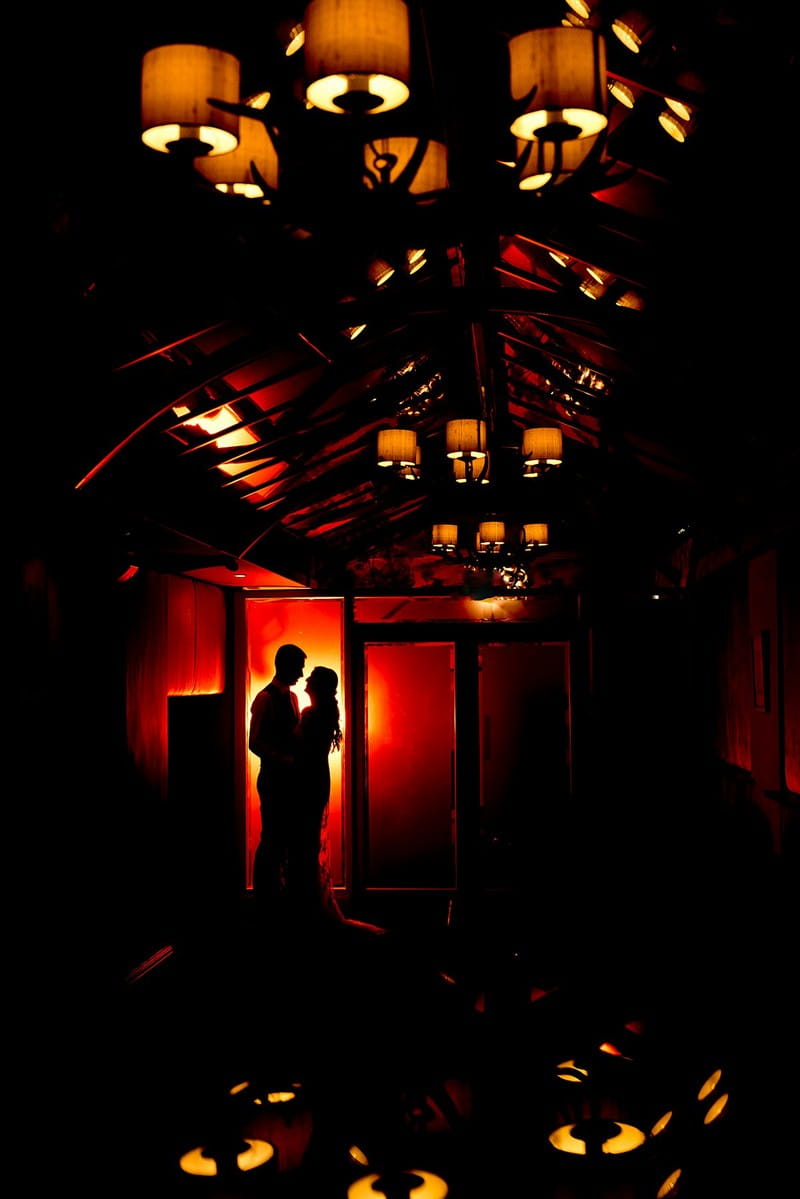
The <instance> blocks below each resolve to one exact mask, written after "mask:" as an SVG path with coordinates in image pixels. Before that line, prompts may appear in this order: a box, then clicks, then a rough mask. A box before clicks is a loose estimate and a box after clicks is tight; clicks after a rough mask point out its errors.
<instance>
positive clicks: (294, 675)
mask: <svg viewBox="0 0 800 1199" xmlns="http://www.w3.org/2000/svg"><path fill="white" fill-rule="evenodd" d="M305 661H306V651H305V650H303V649H301V648H300V646H299V645H291V644H287V645H280V646H278V649H277V650H276V652H275V674H276V675H277V676H278V678H279V679H280V681H281V682H282V683H285V684H286V685H287V686H288V687H291V685H292V683H296V682H297V680H298V679H299V678H302V676H303V667H304V666H305Z"/></svg>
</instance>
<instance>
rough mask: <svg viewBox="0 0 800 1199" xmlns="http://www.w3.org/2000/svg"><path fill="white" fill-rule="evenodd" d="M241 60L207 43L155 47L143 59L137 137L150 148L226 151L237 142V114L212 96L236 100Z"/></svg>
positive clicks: (161, 149) (192, 151)
mask: <svg viewBox="0 0 800 1199" xmlns="http://www.w3.org/2000/svg"><path fill="white" fill-rule="evenodd" d="M239 76H240V66H239V60H238V58H236V57H235V56H234V55H233V54H229V53H228V52H227V51H225V50H216V49H213V48H212V47H210V46H195V45H191V44H185V43H180V44H175V45H168V46H155V47H154V48H153V49H151V50H148V51H147V52H146V54H145V55H144V57H143V59H142V74H141V125H142V129H141V136H142V141H143V142H144V144H145V145H146V146H149V147H150V148H151V149H152V150H160V151H162V152H163V153H169V152H170V151H175V150H177V149H179V148H180V149H186V150H187V151H188V152H190V153H191V154H192V155H194V156H198V155H203V154H208V155H214V154H227V153H229V152H230V151H232V150H235V149H236V146H237V144H238V141H239V117H238V116H237V115H235V114H234V113H227V112H223V111H222V110H221V109H219V108H216V107H215V106H214V105H213V104H212V103H211V102H210V100H209V97H214V98H216V99H218V100H222V101H224V102H225V103H228V104H232V105H238V104H239V101H240V96H239Z"/></svg>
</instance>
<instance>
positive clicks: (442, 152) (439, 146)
mask: <svg viewBox="0 0 800 1199" xmlns="http://www.w3.org/2000/svg"><path fill="white" fill-rule="evenodd" d="M364 183H365V185H366V186H367V188H369V189H371V190H376V189H380V188H384V187H392V188H396V189H398V190H400V191H407V192H408V193H409V194H410V195H413V196H429V195H434V194H436V193H437V192H441V191H444V189H445V188H446V187H447V149H446V147H445V145H444V143H443V142H438V141H434V140H432V139H429V138H424V137H381V138H373V139H372V141H369V142H367V144H366V145H365V146H364Z"/></svg>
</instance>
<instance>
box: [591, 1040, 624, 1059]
mask: <svg viewBox="0 0 800 1199" xmlns="http://www.w3.org/2000/svg"><path fill="white" fill-rule="evenodd" d="M598 1048H599V1050H600V1052H601V1053H607V1054H609V1056H610V1057H624V1058H625V1061H626V1062H630V1061H632V1060H633V1059H632V1058H630V1057H628V1056H627V1054H624V1053H623V1052H622V1050H621V1049H617V1047H616V1045H612V1044H611V1042H610V1041H603V1043H602V1045H600V1046H598Z"/></svg>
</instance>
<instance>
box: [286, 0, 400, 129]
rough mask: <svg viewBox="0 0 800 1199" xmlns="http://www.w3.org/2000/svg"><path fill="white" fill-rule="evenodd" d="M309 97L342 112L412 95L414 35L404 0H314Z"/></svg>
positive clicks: (308, 12)
mask: <svg viewBox="0 0 800 1199" xmlns="http://www.w3.org/2000/svg"><path fill="white" fill-rule="evenodd" d="M303 27H304V29H305V31H306V40H305V50H304V54H305V80H306V99H307V100H308V102H309V104H311V105H313V106H314V107H315V108H322V109H324V110H325V111H326V112H337V113H353V112H356V113H365V112H369V113H376V112H387V111H388V110H389V109H391V108H397V107H398V106H399V105H400V104H403V103H405V101H406V100H407V99H408V96H409V90H408V82H409V78H410V70H411V38H410V29H409V19H408V8H407V7H406V4H405V3H404V0H311V3H310V4H307V5H306V8H305V15H304V17H303Z"/></svg>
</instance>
